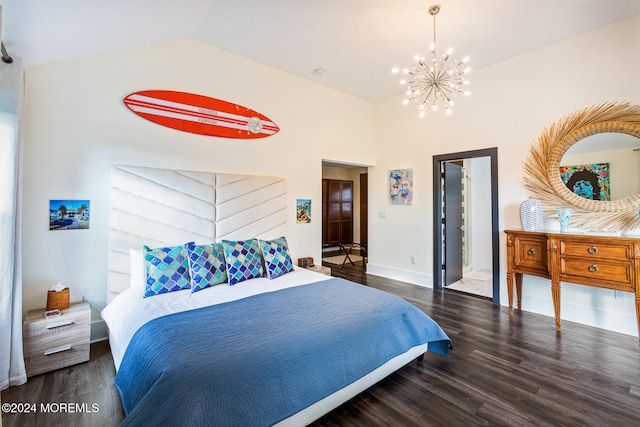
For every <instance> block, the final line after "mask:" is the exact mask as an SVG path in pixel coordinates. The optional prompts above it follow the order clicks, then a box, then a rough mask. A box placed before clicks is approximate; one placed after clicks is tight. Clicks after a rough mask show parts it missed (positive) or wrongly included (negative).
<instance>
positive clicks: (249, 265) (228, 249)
mask: <svg viewBox="0 0 640 427" xmlns="http://www.w3.org/2000/svg"><path fill="white" fill-rule="evenodd" d="M222 246H223V247H224V258H225V259H226V261H227V277H228V278H229V284H230V285H235V284H236V283H240V282H242V281H243V280H248V279H255V278H257V277H262V276H264V269H263V268H262V258H260V249H259V248H258V241H257V240H256V239H249V240H223V241H222Z"/></svg>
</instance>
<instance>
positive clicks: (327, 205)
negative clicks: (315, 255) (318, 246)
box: [322, 179, 353, 246]
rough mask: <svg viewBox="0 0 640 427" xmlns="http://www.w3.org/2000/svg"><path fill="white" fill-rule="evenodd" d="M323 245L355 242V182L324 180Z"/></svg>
mask: <svg viewBox="0 0 640 427" xmlns="http://www.w3.org/2000/svg"><path fill="white" fill-rule="evenodd" d="M322 191H323V194H322V200H323V218H322V226H323V227H322V228H323V230H322V237H323V240H322V244H323V246H338V245H339V244H340V243H351V242H353V181H343V180H335V179H323V180H322Z"/></svg>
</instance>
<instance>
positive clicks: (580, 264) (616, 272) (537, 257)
mask: <svg viewBox="0 0 640 427" xmlns="http://www.w3.org/2000/svg"><path fill="white" fill-rule="evenodd" d="M505 233H506V235H507V291H508V295H509V314H513V285H514V281H515V287H516V294H517V299H518V301H517V302H518V310H521V309H522V275H523V274H531V275H534V276H539V277H544V278H547V279H551V294H552V297H553V311H554V313H555V318H556V329H558V330H560V282H570V283H577V284H582V285H587V286H595V287H598V288H607V289H614V290H617V291H624V292H633V293H634V294H635V299H636V319H637V323H638V332H639V333H640V238H632V237H616V236H594V235H588V234H562V233H546V232H533V231H521V230H505ZM514 279H515V280H514Z"/></svg>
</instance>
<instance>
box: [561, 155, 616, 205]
mask: <svg viewBox="0 0 640 427" xmlns="http://www.w3.org/2000/svg"><path fill="white" fill-rule="evenodd" d="M560 178H562V182H563V183H564V185H566V186H567V188H568V189H569V190H571V191H572V192H573V193H575V194H577V195H578V196H580V197H583V198H585V199H589V200H601V201H607V200H611V183H610V180H609V179H610V178H609V163H593V164H590V165H574V166H560Z"/></svg>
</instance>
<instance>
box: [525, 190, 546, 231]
mask: <svg viewBox="0 0 640 427" xmlns="http://www.w3.org/2000/svg"><path fill="white" fill-rule="evenodd" d="M520 223H522V229H523V230H524V231H541V230H542V229H543V219H542V205H540V202H539V201H537V200H536V199H532V198H531V197H529V200H525V201H524V202H522V204H520Z"/></svg>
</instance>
